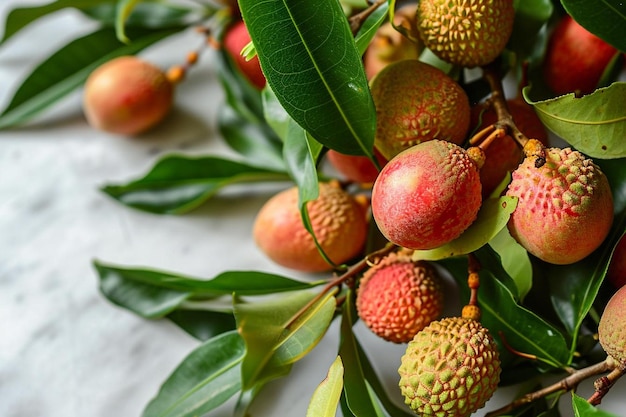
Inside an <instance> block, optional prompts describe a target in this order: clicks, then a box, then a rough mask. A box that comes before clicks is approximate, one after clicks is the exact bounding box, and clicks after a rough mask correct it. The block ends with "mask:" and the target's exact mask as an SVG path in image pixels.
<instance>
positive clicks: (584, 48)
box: [543, 15, 619, 95]
mask: <svg viewBox="0 0 626 417" xmlns="http://www.w3.org/2000/svg"><path fill="white" fill-rule="evenodd" d="M617 53H619V51H618V50H617V49H616V48H615V47H613V46H611V45H609V44H608V43H606V42H605V41H604V40H602V39H601V38H599V37H597V36H596V35H594V34H592V33H591V32H589V31H587V29H585V28H584V27H582V26H581V25H580V24H579V23H578V22H576V21H575V20H574V19H573V18H572V17H571V16H569V15H565V16H564V17H563V18H562V19H561V20H560V21H559V23H558V24H557V25H556V27H555V28H554V31H553V32H552V34H551V35H550V40H549V42H548V46H547V48H546V54H545V58H544V60H543V75H544V80H545V81H546V84H547V85H548V87H550V89H551V90H552V91H553V92H554V93H555V94H557V95H562V94H567V93H574V92H576V93H578V94H589V93H591V92H593V91H594V90H595V89H596V87H597V85H598V82H599V81H600V78H601V77H602V73H603V72H604V70H605V68H606V67H607V65H608V64H609V62H610V61H611V59H612V58H613V56H615V55H616V54H617Z"/></svg>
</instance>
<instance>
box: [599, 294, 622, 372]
mask: <svg viewBox="0 0 626 417" xmlns="http://www.w3.org/2000/svg"><path fill="white" fill-rule="evenodd" d="M598 338H599V341H600V345H601V346H602V349H604V351H605V352H606V353H607V354H608V355H609V356H611V357H612V358H613V359H615V360H616V361H617V362H619V363H620V364H623V365H626V287H621V288H620V289H619V290H617V291H616V292H615V294H613V296H612V297H611V299H610V300H609V302H608V303H607V304H606V307H604V312H603V313H602V316H601V317H600V322H599V323H598Z"/></svg>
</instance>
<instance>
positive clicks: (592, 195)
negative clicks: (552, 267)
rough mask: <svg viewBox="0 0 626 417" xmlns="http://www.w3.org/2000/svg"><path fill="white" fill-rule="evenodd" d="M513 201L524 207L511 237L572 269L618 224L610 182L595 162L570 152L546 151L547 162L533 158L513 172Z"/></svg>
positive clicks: (517, 210) (510, 193) (513, 223)
mask: <svg viewBox="0 0 626 417" xmlns="http://www.w3.org/2000/svg"><path fill="white" fill-rule="evenodd" d="M506 194H507V195H508V196H512V197H517V198H518V203H517V207H516V208H515V211H514V212H513V213H512V214H511V218H510V219H509V223H508V228H509V231H510V232H511V235H512V236H513V237H514V238H515V239H516V240H517V241H518V242H519V243H520V244H521V245H522V246H523V247H524V248H525V249H526V250H527V251H528V252H530V253H531V254H533V255H535V256H536V257H538V258H539V259H542V260H544V261H546V262H548V263H552V264H560V265H561V264H570V263H573V262H576V261H579V260H581V259H583V258H584V257H586V256H587V255H589V254H590V253H591V252H593V251H594V250H595V249H596V248H598V246H600V244H601V243H602V241H604V239H605V238H606V236H607V234H608V232H609V229H610V227H611V223H612V221H613V196H612V193H611V188H610V187H609V182H608V180H607V178H606V176H605V175H604V173H603V172H602V171H601V170H600V168H599V167H598V166H597V165H596V164H594V163H593V161H592V160H591V159H589V158H587V157H586V156H584V155H583V154H582V153H580V152H578V151H575V150H572V149H570V148H565V149H559V148H546V149H545V163H544V161H543V160H541V157H539V156H529V157H526V158H525V159H524V161H523V162H522V164H521V165H520V166H519V167H518V168H517V169H516V170H515V171H513V174H512V180H511V183H510V184H509V187H508V190H507V193H506Z"/></svg>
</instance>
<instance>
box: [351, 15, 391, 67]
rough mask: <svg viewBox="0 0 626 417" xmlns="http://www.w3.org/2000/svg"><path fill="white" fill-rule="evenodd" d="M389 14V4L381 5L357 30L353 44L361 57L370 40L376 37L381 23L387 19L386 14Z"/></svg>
mask: <svg viewBox="0 0 626 417" xmlns="http://www.w3.org/2000/svg"><path fill="white" fill-rule="evenodd" d="M388 13H389V4H388V3H383V4H382V5H381V6H379V7H378V8H377V9H376V11H374V13H372V14H371V15H369V16H368V17H367V19H365V22H363V24H362V25H361V27H360V28H359V31H358V32H357V34H356V36H355V38H354V42H355V43H356V46H357V48H358V49H359V53H360V54H361V55H363V54H364V53H365V50H366V49H367V47H368V46H369V44H370V42H371V41H372V39H374V35H376V31H377V30H378V28H379V27H380V25H382V24H383V22H384V21H385V20H386V19H387V14H388Z"/></svg>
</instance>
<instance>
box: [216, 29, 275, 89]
mask: <svg viewBox="0 0 626 417" xmlns="http://www.w3.org/2000/svg"><path fill="white" fill-rule="evenodd" d="M250 41H251V38H250V34H249V33H248V28H247V27H246V25H245V24H244V22H243V20H238V21H236V22H235V23H233V25H232V26H231V27H230V28H228V29H227V30H226V33H225V34H224V41H223V44H224V48H225V49H226V51H227V52H228V54H229V55H230V56H231V57H232V58H233V60H234V61H235V65H237V68H239V70H240V71H241V73H242V74H243V75H245V76H246V78H247V79H248V81H250V83H251V84H252V85H254V86H255V87H256V88H258V89H259V90H262V89H263V87H265V84H266V82H267V81H266V80H265V75H263V71H261V64H259V58H258V57H257V56H255V57H253V58H252V59H250V60H247V59H246V58H245V57H244V56H243V55H241V50H242V49H243V48H244V47H245V46H246V45H248V44H249V43H250Z"/></svg>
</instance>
